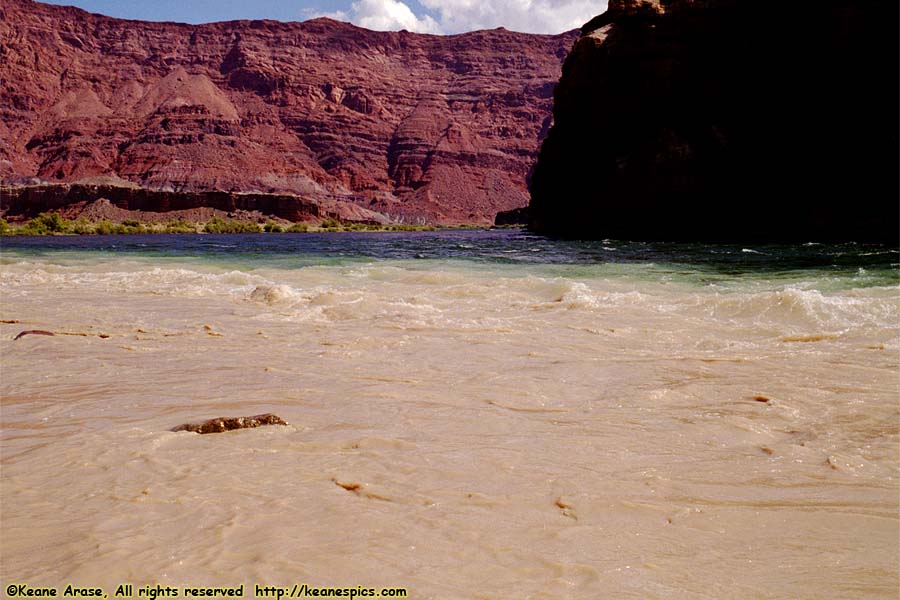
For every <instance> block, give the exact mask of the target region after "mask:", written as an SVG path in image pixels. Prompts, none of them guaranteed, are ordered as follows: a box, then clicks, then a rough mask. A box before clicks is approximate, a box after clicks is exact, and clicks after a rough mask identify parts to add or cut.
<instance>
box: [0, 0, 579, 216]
mask: <svg viewBox="0 0 900 600" xmlns="http://www.w3.org/2000/svg"><path fill="white" fill-rule="evenodd" d="M575 38H576V35H575V33H568V34H561V35H556V36H538V35H528V34H520V33H514V32H510V31H505V30H502V29H501V30H492V31H480V32H474V33H468V34H463V35H457V36H448V37H441V36H426V35H417V34H412V33H407V32H373V31H368V30H364V29H360V28H358V27H354V26H352V25H349V24H345V23H339V22H336V21H331V20H328V19H317V20H313V21H308V22H304V23H279V22H274V21H237V22H229V23H213V24H209V25H200V26H191V25H181V24H175V23H145V22H137V21H123V20H117V19H111V18H107V17H104V16H100V15H93V14H89V13H86V12H84V11H81V10H78V9H74V8H69V7H58V6H50V5H44V4H40V3H35V2H31V1H29V0H4V2H3V3H2V4H0V79H2V82H3V85H2V86H0V185H5V186H21V185H26V184H35V183H37V184H41V185H40V186H38V187H36V188H33V189H32V190H31V192H29V193H28V194H25V196H27V197H28V198H30V201H31V202H32V204H31V205H30V208H31V209H32V212H33V211H34V209H39V208H40V206H39V204H40V202H41V201H42V200H41V198H42V197H43V196H41V194H42V193H43V192H42V190H48V189H50V190H53V188H48V187H47V186H46V185H44V184H48V183H66V184H78V186H76V188H74V189H76V190H77V191H78V192H79V193H80V194H82V195H83V194H85V193H87V192H90V190H91V189H93V187H99V188H103V189H104V190H105V191H106V192H107V193H108V194H109V193H112V192H109V188H112V187H122V188H126V189H131V188H134V187H135V186H137V187H139V188H141V189H144V190H149V191H151V192H155V193H154V194H150V193H147V194H145V195H144V196H141V195H140V194H138V195H137V196H135V194H134V192H126V191H122V192H118V193H113V195H114V196H115V198H118V200H117V201H118V202H119V203H125V202H126V201H125V200H124V199H123V198H127V197H132V198H137V197H140V198H143V199H146V198H167V197H168V198H171V197H172V196H171V194H173V193H183V192H188V193H193V194H195V196H192V197H191V198H192V200H190V202H193V201H195V200H197V199H198V198H202V194H210V193H212V192H226V193H229V194H231V195H237V194H256V195H258V196H259V195H266V194H270V195H276V196H277V195H282V196H283V195H290V196H296V197H298V198H301V199H302V200H303V202H313V203H320V204H323V205H328V206H332V207H334V206H337V207H339V208H341V207H343V208H341V210H345V209H346V207H347V206H349V205H354V206H358V207H363V208H365V209H366V210H369V211H374V212H376V213H378V214H380V215H382V216H383V217H384V218H385V219H392V220H404V221H418V222H435V223H460V222H466V223H489V222H491V221H492V220H493V218H494V215H495V214H496V213H497V212H498V211H501V210H508V209H513V208H517V207H520V206H524V205H526V204H527V203H528V195H527V190H526V183H525V180H526V177H527V174H528V172H529V170H530V168H531V167H532V164H533V161H534V158H535V156H536V152H537V149H538V145H539V142H540V140H541V139H542V137H543V136H544V135H545V134H546V131H547V129H548V127H549V122H550V109H551V103H552V98H551V95H552V90H553V86H554V84H555V82H556V80H557V79H558V77H559V69H560V65H561V63H562V59H563V58H564V57H565V55H566V52H567V51H568V50H569V48H570V47H571V45H572V43H573V41H574V40H575ZM59 193H60V192H59V191H58V190H56V191H53V192H52V193H51V194H50V196H48V202H49V203H51V204H52V203H53V202H55V201H56V200H54V198H56V197H57V196H58V195H59ZM71 193H72V190H71V189H69V191H67V192H66V194H71ZM54 194H55V195H54ZM197 194H201V196H198V195H197ZM17 197H18V198H21V197H23V194H19V195H18V196H17ZM210 197H212V196H210ZM259 197H260V198H261V197H262V196H259ZM5 198H6V199H9V198H10V195H9V194H6V195H5ZM5 198H4V197H3V195H2V194H0V202H6V199H5ZM81 200H82V201H89V200H90V198H82V199H81ZM244 200H246V198H244ZM131 201H133V202H138V201H137V200H131ZM237 201H240V199H237ZM141 202H144V200H140V202H138V203H141ZM233 202H234V200H233V201H232V203H233ZM272 202H276V203H277V201H275V200H273V201H272ZM17 206H18V205H17ZM146 206H148V208H147V210H153V209H154V207H153V206H152V205H146ZM11 207H12V204H11V203H10V202H6V203H5V204H3V205H2V206H0V210H3V211H5V212H6V213H7V214H8V215H12V213H11V212H10V209H11ZM155 208H159V207H155ZM329 210H330V209H327V208H326V209H324V212H328V211H329ZM351 212H352V211H351ZM342 214H343V213H342Z"/></svg>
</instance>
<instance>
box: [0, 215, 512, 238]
mask: <svg viewBox="0 0 900 600" xmlns="http://www.w3.org/2000/svg"><path fill="white" fill-rule="evenodd" d="M518 227H519V226H513V225H500V226H497V225H490V226H487V225H453V226H447V225H409V224H404V223H395V224H387V225H379V224H373V223H359V222H341V221H339V220H337V219H324V220H322V221H321V222H320V223H319V224H315V223H310V222H303V221H301V222H296V223H290V224H288V223H281V222H278V221H274V220H269V221H266V222H265V223H260V222H256V221H248V220H240V219H222V218H219V217H215V218H213V219H210V220H209V221H198V222H191V221H187V220H183V219H177V220H172V221H167V222H164V223H143V222H141V221H138V220H136V219H128V220H125V221H122V222H120V223H114V222H112V221H107V220H101V221H93V222H92V221H88V220H86V219H76V220H71V219H66V218H65V217H62V216H60V215H59V214H57V213H41V214H40V215H38V216H37V217H35V218H33V219H31V220H29V221H27V222H25V223H22V224H11V223H9V222H7V221H6V220H5V219H2V218H0V237H20V236H23V237H44V236H82V235H173V234H187V235H203V234H255V233H259V234H265V233H336V232H337V233H345V232H380V233H383V232H413V231H457V230H479V229H483V230H489V229H514V228H518Z"/></svg>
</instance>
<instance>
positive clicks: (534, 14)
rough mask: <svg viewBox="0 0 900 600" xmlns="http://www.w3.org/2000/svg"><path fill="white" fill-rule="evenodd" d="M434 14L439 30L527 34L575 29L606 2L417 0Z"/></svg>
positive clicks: (561, 0)
mask: <svg viewBox="0 0 900 600" xmlns="http://www.w3.org/2000/svg"><path fill="white" fill-rule="evenodd" d="M419 2H420V3H421V4H422V5H423V6H425V7H426V8H428V9H429V10H431V11H433V12H434V13H435V14H437V15H438V22H439V23H440V26H441V31H443V32H445V33H458V32H461V31H472V30H474V29H492V28H494V27H506V28H507V29H512V30H514V31H524V32H528V33H562V32H563V31H568V30H570V29H576V28H578V27H580V26H582V25H584V24H585V23H586V22H587V21H589V20H590V19H591V18H593V17H594V16H596V15H599V14H600V13H602V12H603V11H605V10H606V0H490V1H485V0H419Z"/></svg>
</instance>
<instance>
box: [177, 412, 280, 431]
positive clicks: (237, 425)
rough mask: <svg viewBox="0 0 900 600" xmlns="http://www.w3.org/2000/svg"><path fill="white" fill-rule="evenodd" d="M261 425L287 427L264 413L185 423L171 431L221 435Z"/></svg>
mask: <svg viewBox="0 0 900 600" xmlns="http://www.w3.org/2000/svg"><path fill="white" fill-rule="evenodd" d="M263 425H287V423H286V422H285V421H284V419H282V418H281V417H279V416H278V415H273V414H271V413H266V414H264V415H255V416H252V417H220V418H218V419H210V420H209V421H203V422H202V423H185V424H184V425H179V426H178V427H175V428H173V429H172V431H193V432H194V433H222V432H225V431H231V430H233V429H252V428H253V427H261V426H263Z"/></svg>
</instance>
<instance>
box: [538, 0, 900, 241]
mask: <svg viewBox="0 0 900 600" xmlns="http://www.w3.org/2000/svg"><path fill="white" fill-rule="evenodd" d="M897 24H898V5H897V3H896V2H894V3H890V2H865V1H862V0H822V1H820V2H815V3H799V2H780V3H762V2H750V1H746V0H744V1H741V0H668V1H666V0H654V1H652V2H650V1H640V0H611V1H610V3H609V10H608V11H607V12H606V13H604V14H602V15H600V16H598V17H596V18H595V19H593V20H592V21H590V22H589V23H587V24H586V25H585V27H584V28H583V32H582V36H581V37H580V39H579V40H578V41H577V42H576V44H575V46H574V48H573V50H572V52H571V54H570V55H569V56H568V58H567V59H566V62H565V65H564V69H563V77H562V80H561V82H560V85H559V86H558V88H557V90H556V94H555V106H554V126H553V128H552V130H551V131H550V133H549V135H548V137H547V139H546V140H545V142H544V144H543V147H542V149H541V153H540V156H539V160H538V164H537V166H536V168H535V172H534V175H533V179H532V186H531V192H532V200H531V205H530V218H531V227H532V228H533V229H534V230H536V231H539V232H543V233H548V234H552V235H558V236H564V237H575V238H593V239H603V238H626V239H658V240H690V241H698V240H712V241H731V240H739V239H740V240H744V239H747V240H750V239H752V240H768V241H776V240H791V241H811V240H858V241H862V240H878V241H896V240H897V238H898V230H900V224H898V205H900V202H898V197H900V193H898V164H900V157H898V147H900V144H898V106H900V101H898V73H900V69H898V33H897V27H898V25H897Z"/></svg>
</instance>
